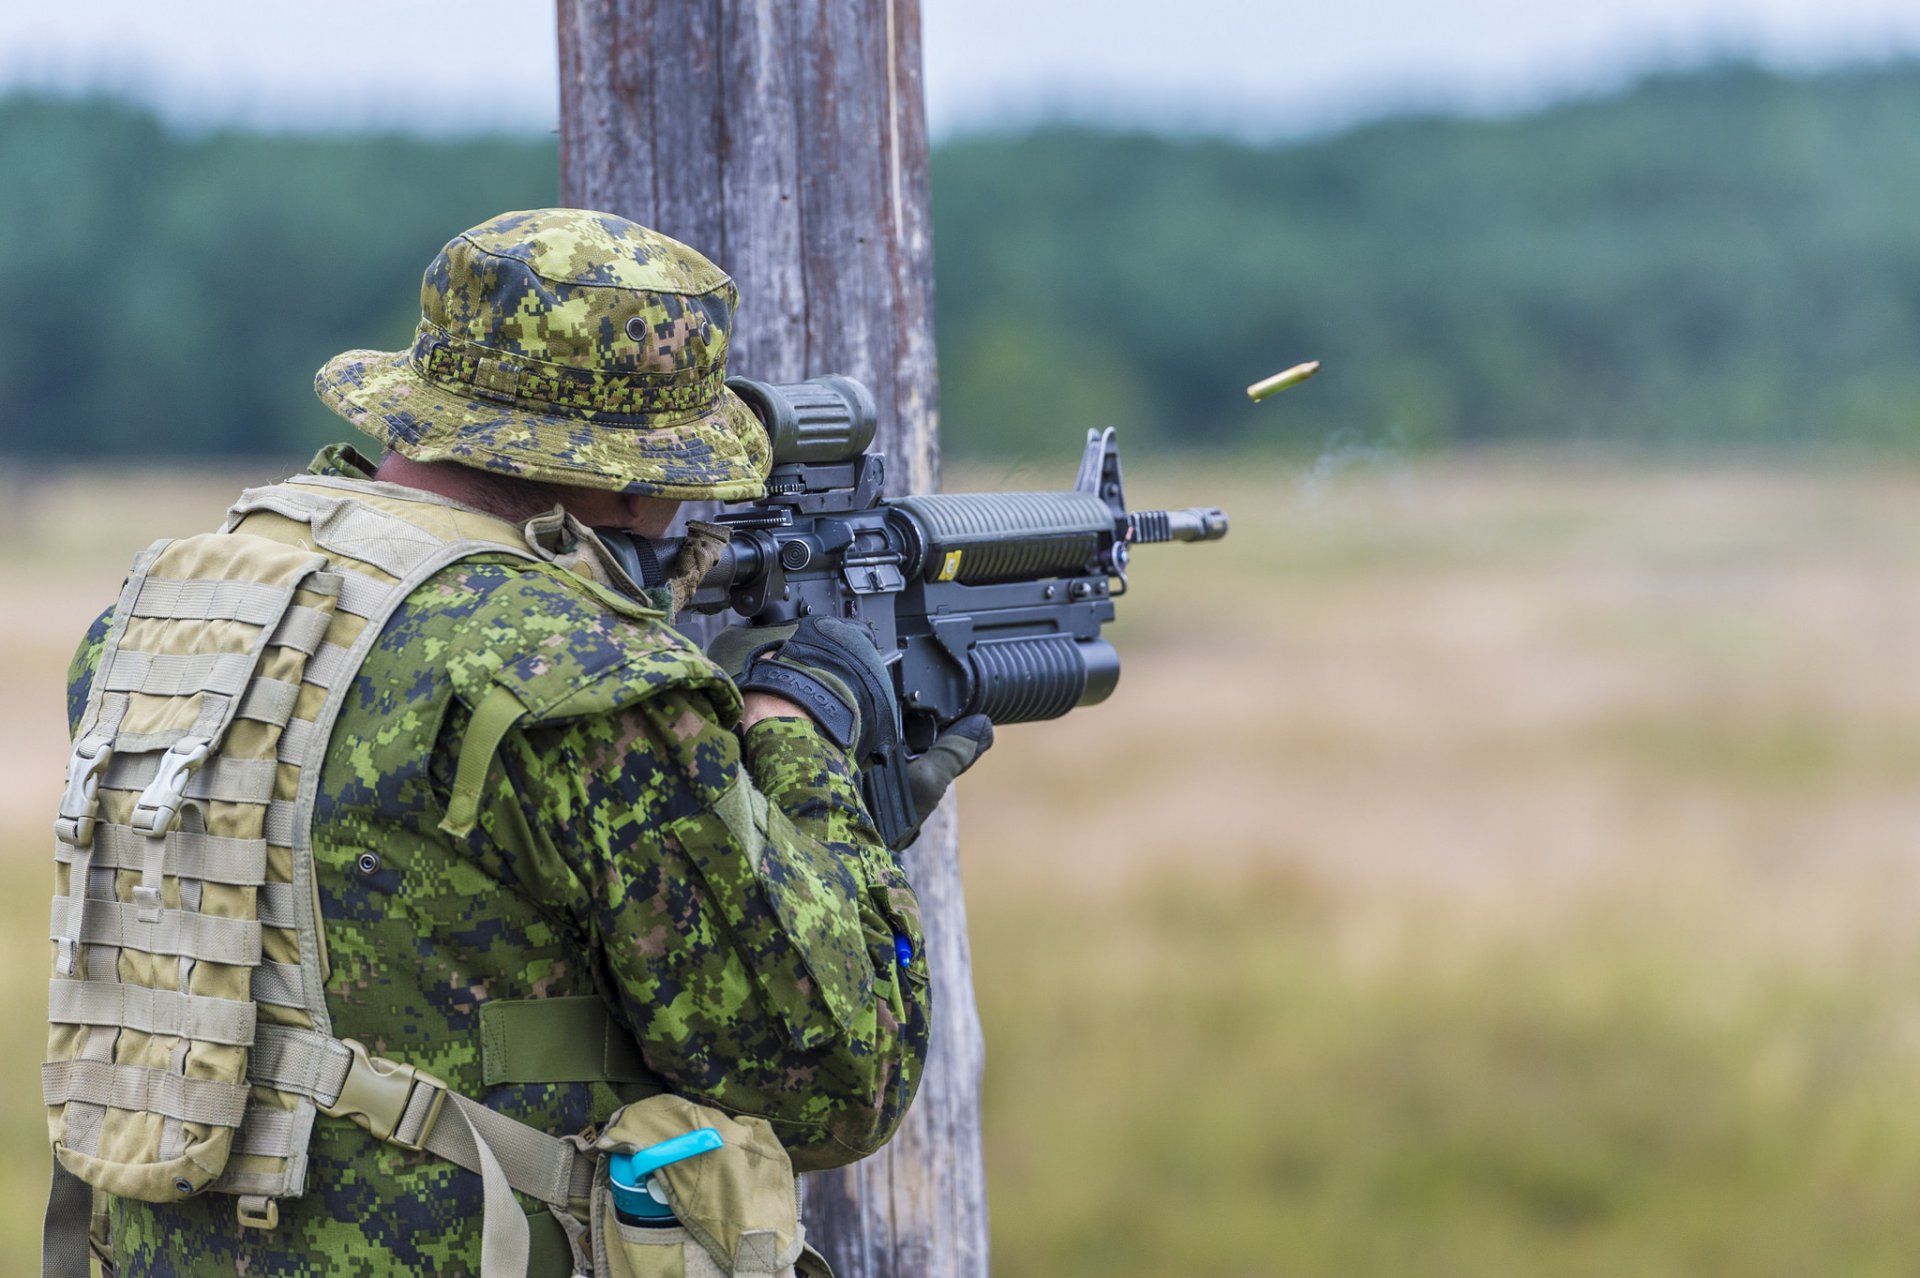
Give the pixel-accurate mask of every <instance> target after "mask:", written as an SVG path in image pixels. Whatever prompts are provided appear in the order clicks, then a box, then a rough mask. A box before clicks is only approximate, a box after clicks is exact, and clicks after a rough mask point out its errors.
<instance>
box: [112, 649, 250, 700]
mask: <svg viewBox="0 0 1920 1278" xmlns="http://www.w3.org/2000/svg"><path fill="white" fill-rule="evenodd" d="M256 664H258V662H257V660H256V658H255V656H254V654H253V653H251V652H195V653H185V654H182V653H158V654H156V653H151V652H137V651H134V650H133V649H130V648H121V649H118V650H117V651H115V652H114V654H113V661H112V664H111V665H109V666H108V667H107V669H106V670H105V672H103V674H102V675H101V678H102V679H104V680H105V682H104V683H103V684H102V685H101V686H102V687H104V688H105V689H106V690H107V691H108V692H141V693H145V694H146V695H148V696H150V697H186V696H191V695H193V694H194V693H196V692H213V693H218V694H220V695H221V696H227V697H237V696H239V695H240V694H241V693H243V692H245V691H246V688H247V681H248V680H249V679H251V678H252V677H253V671H254V667H255V665H256Z"/></svg>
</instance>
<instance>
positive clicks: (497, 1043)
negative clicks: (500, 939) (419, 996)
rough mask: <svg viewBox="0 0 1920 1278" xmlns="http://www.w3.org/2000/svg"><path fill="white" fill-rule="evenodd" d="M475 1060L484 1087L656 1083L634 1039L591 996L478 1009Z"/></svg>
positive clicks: (506, 1001) (513, 1001)
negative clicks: (476, 1057) (515, 1084)
mask: <svg viewBox="0 0 1920 1278" xmlns="http://www.w3.org/2000/svg"><path fill="white" fill-rule="evenodd" d="M480 1061H481V1071H482V1075H483V1081H484V1082H485V1083H486V1085H487V1086H488V1087H498V1086H500V1085H501V1084H504V1083H644V1082H653V1081H656V1075H655V1074H654V1073H653V1072H652V1071H651V1070H649V1069H648V1068H647V1067H646V1065H645V1063H644V1062H642V1060H641V1059H640V1049H639V1047H638V1046H637V1045H636V1044H635V1043H634V1041H633V1036H632V1035H631V1034H629V1033H627V1031H626V1030H625V1029H624V1028H622V1027H621V1026H620V1025H619V1024H618V1023H616V1022H615V1021H614V1019H613V1017H612V1016H611V1015H609V1014H608V1012H607V1005H606V1004H605V1003H602V1002H601V1001H600V1000H599V999H598V998H596V997H594V996H593V995H591V994H588V995H584V996H581V997H578V998H528V999H498V1000H495V1001H493V1002H490V1003H483V1004H481V1005H480Z"/></svg>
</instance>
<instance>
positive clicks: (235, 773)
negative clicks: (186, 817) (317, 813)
mask: <svg viewBox="0 0 1920 1278" xmlns="http://www.w3.org/2000/svg"><path fill="white" fill-rule="evenodd" d="M160 760H161V756H160V755H157V754H136V755H125V754H119V755H115V756H114V759H113V762H111V763H109V764H108V765H107V780H106V786H107V788H108V789H109V790H139V789H142V788H144V787H146V786H148V785H150V784H152V782H153V778H154V777H155V776H156V775H158V774H159V771H160ZM279 773H280V764H279V761H278V760H275V759H238V758H234V757H232V756H230V755H215V756H214V757H213V758H211V759H209V760H207V762H206V764H205V765H204V766H203V767H200V768H196V769H195V770H194V773H193V775H192V776H191V777H190V778H189V779H188V781H187V784H186V788H185V790H184V791H183V792H182V793H183V794H184V795H185V796H186V797H187V798H189V799H216V800H219V801H221V802H223V803H265V802H267V801H268V800H270V799H272V798H273V783H274V781H275V779H276V778H277V777H278V776H279Z"/></svg>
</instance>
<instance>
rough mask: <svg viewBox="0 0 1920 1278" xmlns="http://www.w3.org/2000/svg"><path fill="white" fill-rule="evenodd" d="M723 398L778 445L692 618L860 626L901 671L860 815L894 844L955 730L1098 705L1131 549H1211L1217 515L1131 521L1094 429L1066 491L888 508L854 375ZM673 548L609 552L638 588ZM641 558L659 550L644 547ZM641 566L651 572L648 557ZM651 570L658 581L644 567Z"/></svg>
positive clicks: (1221, 519)
mask: <svg viewBox="0 0 1920 1278" xmlns="http://www.w3.org/2000/svg"><path fill="white" fill-rule="evenodd" d="M727 385H728V386H730V387H732V388H733V390H734V391H735V392H737V393H738V394H739V395H740V396H741V397H742V398H743V399H745V400H746V401H747V403H748V404H750V405H751V406H752V407H753V409H754V411H755V412H756V413H757V414H758V415H759V417H760V420H761V422H762V424H763V425H764V426H765V427H766V430H767V435H768V438H769V440H770V441H771V442H772V445H773V471H772V474H771V475H770V476H769V478H768V480H767V495H766V496H765V497H764V498H763V499H762V500H760V501H758V502H755V503H753V504H752V505H749V506H746V507H743V508H740V509H735V510H730V511H728V512H727V513H724V514H721V515H717V516H715V517H714V518H713V522H715V523H718V524H723V525H725V526H726V527H727V528H728V529H729V530H730V531H731V534H732V537H731V540H730V542H729V543H728V545H727V546H726V548H725V549H724V550H723V551H722V552H721V554H720V558H719V561H718V562H717V563H715V564H714V566H713V568H712V569H711V570H710V571H708V572H707V574H706V575H705V576H704V577H703V578H702V579H701V581H700V585H699V589H698V591H697V592H696V593H695V594H694V595H693V597H692V600H691V602H690V603H689V605H688V607H689V609H690V610H692V611H695V612H702V613H716V612H721V611H724V610H727V609H731V610H732V611H734V612H736V613H739V614H740V615H741V616H742V617H745V618H746V619H747V620H748V621H750V622H751V623H753V624H755V625H777V624H779V623H781V622H788V621H793V620H796V619H797V618H799V617H802V616H807V615H814V616H828V617H842V618H846V619H849V620H855V621H863V622H865V623H866V625H867V627H868V628H869V629H870V630H871V631H872V632H873V638H874V642H875V644H876V645H877V646H878V647H879V649H880V651H881V653H882V654H884V655H885V657H886V660H887V664H888V666H889V667H890V669H891V670H892V671H893V679H894V690H895V692H896V693H897V694H898V696H899V700H900V711H901V725H900V726H901V730H902V734H901V743H902V744H901V748H900V749H898V750H896V751H894V752H892V753H891V754H889V755H888V756H887V757H884V758H876V759H872V760H861V761H860V762H861V763H862V765H863V766H864V773H865V781H864V784H865V791H866V800H867V810H868V812H869V813H870V814H871V815H872V817H873V819H874V823H875V825H876V826H877V827H878V829H879V832H880V834H881V836H882V837H883V838H884V839H886V841H887V843H888V844H889V845H897V844H898V843H900V842H902V841H903V840H904V839H905V838H906V837H907V836H908V835H909V834H910V833H911V832H912V831H913V830H915V829H917V828H918V826H919V816H920V815H921V814H919V813H916V812H915V811H914V810H913V798H912V795H911V793H910V791H909V789H908V786H907V771H906V764H907V761H908V760H909V759H911V758H913V757H916V756H918V755H919V754H921V753H923V752H924V751H926V750H927V749H928V748H929V747H930V746H931V745H932V744H933V742H934V739H935V737H937V736H938V735H939V734H940V732H941V731H942V730H943V729H945V728H946V727H947V726H948V725H949V724H952V723H953V722H954V721H955V720H957V719H961V718H963V717H965V716H967V715H971V714H984V715H986V716H988V717H989V718H990V719H992V720H993V721H994V723H995V724H1008V723H1027V722H1031V721H1033V720H1037V719H1054V718H1058V717H1059V716H1061V715H1063V714H1066V713H1067V712H1068V711H1069V710H1072V709H1074V708H1075V707H1077V706H1086V705H1093V704H1094V703H1096V702H1099V701H1104V700H1106V698H1107V696H1108V694H1110V693H1111V692H1112V691H1113V689H1114V685H1115V684H1116V683H1117V682H1118V681H1119V678H1120V655H1119V653H1117V652H1115V651H1114V648H1113V645H1112V644H1111V643H1109V642H1107V641H1106V640H1105V639H1102V638H1101V637H1100V628H1101V627H1102V626H1103V625H1105V624H1106V623H1107V622H1109V621H1112V620H1113V616H1114V605H1113V601H1114V599H1115V598H1116V597H1118V596H1119V595H1121V594H1124V593H1125V592H1126V588H1127V570H1128V559H1129V555H1130V552H1131V550H1132V548H1133V547H1134V546H1137V545H1146V544H1150V543H1153V542H1163V541H1217V540H1219V539H1220V538H1222V537H1224V536H1226V535H1227V516H1226V513H1225V512H1224V511H1221V510H1219V509H1217V508H1213V507H1194V508H1192V509H1188V510H1145V511H1129V510H1128V509H1127V503H1126V494H1125V490H1124V488H1123V487H1122V484H1121V479H1120V450H1119V446H1118V444H1116V443H1115V441H1114V433H1113V430H1112V428H1108V429H1107V430H1105V431H1088V432H1087V444H1086V451H1085V453H1084V454H1083V455H1082V457H1081V459H1080V473H1079V476H1078V478H1076V479H1075V481H1074V485H1073V487H1072V489H1070V490H1068V491H1064V492H1036V493H943V494H938V495H928V496H920V497H892V498H889V497H883V496H882V495H881V489H882V484H883V482H884V480H885V477H886V458H885V457H884V456H883V455H882V454H880V453H877V452H868V451H867V448H868V446H869V445H870V444H871V443H872V442H873V437H874V430H875V413H874V404H873V396H872V394H871V393H870V392H869V391H868V390H867V388H866V387H865V386H863V385H862V384H861V383H859V382H857V381H855V380H853V379H852V378H850V377H816V378H813V379H811V380H809V381H805V382H799V383H793V384H787V385H775V384H772V383H768V382H758V381H752V380H749V379H747V378H743V377H736V378H731V379H729V381H728V382H727ZM680 544H681V543H680V541H678V540H676V539H668V540H665V541H661V542H655V543H653V544H652V546H650V547H635V546H633V545H617V544H616V545H615V547H614V548H615V551H616V553H618V554H620V556H621V558H622V559H625V558H627V556H628V553H630V552H632V551H634V550H636V549H638V551H639V555H638V559H639V562H637V563H632V564H629V565H628V568H629V571H630V572H632V574H633V576H634V577H635V579H636V580H643V579H644V577H645V576H653V577H654V579H655V580H657V579H658V578H657V573H658V569H657V568H655V567H654V564H656V563H667V562H670V561H671V559H672V557H673V556H674V555H676V554H677V553H678V552H679V549H680ZM648 551H651V554H649V553H648ZM648 560H652V561H653V562H651V563H649V562H647V561H648ZM645 569H653V572H651V573H646V572H645V571H644V570H645Z"/></svg>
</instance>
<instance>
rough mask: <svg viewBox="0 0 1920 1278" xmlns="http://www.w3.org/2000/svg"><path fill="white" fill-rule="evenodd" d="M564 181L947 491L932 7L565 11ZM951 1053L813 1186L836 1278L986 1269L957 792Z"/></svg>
mask: <svg viewBox="0 0 1920 1278" xmlns="http://www.w3.org/2000/svg"><path fill="white" fill-rule="evenodd" d="M559 21H560V188H561V194H562V198H563V199H564V201H565V202H566V203H567V204H569V205H573V206H576V207H581V208H593V209H603V210H605V211H607V212H610V213H618V214H620V215H621V216H623V217H628V218H631V219H633V220H634V221H636V222H640V223H642V224H644V225H647V226H651V227H653V228H655V229H657V230H660V231H663V232H665V233H666V234H668V235H671V236H673V237H674V238H675V239H678V240H682V241H684V242H686V243H688V244H690V245H692V246H694V247H695V248H697V249H699V250H700V251H701V252H703V253H705V254H706V255H707V256H709V257H711V258H712V259H713V260H714V261H716V262H718V263H720V264H721V265H722V266H723V267H725V268H726V269H727V270H728V271H729V272H730V273H731V274H732V275H733V277H734V279H735V280H736V281H737V282H738V283H739V286H740V314H739V319H738V324H737V327H736V329H735V336H734V346H733V353H732V355H731V357H730V359H729V368H730V369H732V370H734V371H737V372H741V373H745V374H748V375H750V376H753V377H758V378H762V379H765V380H769V381H776V382H781V381H797V380H799V379H801V378H804V377H810V376H814V375H816V374H820V373H847V374H850V375H852V376H854V377H857V378H859V379H860V380H861V381H863V382H865V383H866V384H867V385H868V386H870V387H872V388H873V393H874V399H875V401H876V403H877V405H878V407H879V410H880V438H879V441H878V445H877V446H878V447H879V448H880V449H882V450H883V451H884V452H885V453H886V454H887V462H888V466H889V470H890V473H889V475H888V491H889V493H891V494H901V493H907V492H930V491H933V490H934V489H935V488H936V487H937V486H938V482H939V446H938V441H937V415H936V410H935V385H936V383H935V372H934V352H933V255H932V240H931V228H930V225H929V218H928V196H927V127H926V106H925V96H924V93H923V91H922V88H921V83H920V5H919V0H559ZM907 869H908V872H909V873H910V874H911V876H912V878H913V882H914V886H915V888H916V889H917V890H918V892H919V895H920V900H921V905H922V909H923V910H924V912H925V921H926V932H927V938H928V947H927V948H928V951H929V953H928V958H929V961H930V963H931V965H932V971H933V981H934V989H935V1000H936V1001H935V1011H934V1027H933V1049H932V1056H931V1059H930V1060H929V1061H928V1064H927V1072H926V1076H925V1078H924V1079H923V1081H922V1083H921V1086H920V1095H919V1098H918V1099H917V1100H916V1101H915V1102H914V1106H913V1109H912V1111H911V1112H910V1113H909V1114H908V1117H907V1121H906V1123H905V1125H904V1126H903V1128H902V1129H901V1131H900V1133H899V1135H897V1136H896V1137H895V1138H894V1140H893V1142H892V1144H890V1145H889V1146H888V1147H887V1148H886V1149H885V1150H883V1151H881V1153H879V1154H878V1155H876V1156H875V1157H873V1158H870V1159H867V1160H866V1161H864V1162H862V1163H859V1164H856V1165H855V1166H853V1167H850V1168H845V1169H842V1170H840V1171H836V1172H822V1173H816V1174H815V1175H813V1176H810V1177H808V1178H807V1180H808V1185H807V1226H808V1232H809V1235H810V1236H811V1237H812V1239H813V1241H814V1244H815V1245H816V1246H818V1247H819V1248H820V1249H821V1250H822V1251H824V1252H825V1253H826V1254H827V1257H828V1258H829V1259H830V1260H831V1261H832V1262H833V1267H834V1271H835V1273H837V1274H838V1275H839V1278H906V1276H907V1275H912V1276H913V1278H923V1276H924V1278H982V1276H983V1275H985V1274H986V1272H987V1224H986V1178H985V1173H984V1169H983V1167H982V1163H981V1153H980V1069H981V1064H982V1061H983V1058H984V1047H983V1044H982V1040H981V1035H980V1021H979V1016H978V1013H977V1012H976V1010H975V1007H974V1001H973V977H972V968H971V962H970V959H969V956H968V951H967V928H966V910H965V906H964V904H963V902H962V899H961V892H960V874H959V864H958V859H957V850H956V845H955V836H954V823H953V815H952V804H951V800H949V802H948V804H946V805H945V806H943V807H942V809H941V811H940V812H939V813H938V814H936V815H935V817H934V818H933V819H932V820H931V821H929V822H928V823H927V826H926V830H925V832H924V833H923V834H922V835H921V837H920V840H919V842H917V843H916V844H914V846H913V847H912V848H911V849H910V850H909V851H908V853H907Z"/></svg>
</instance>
